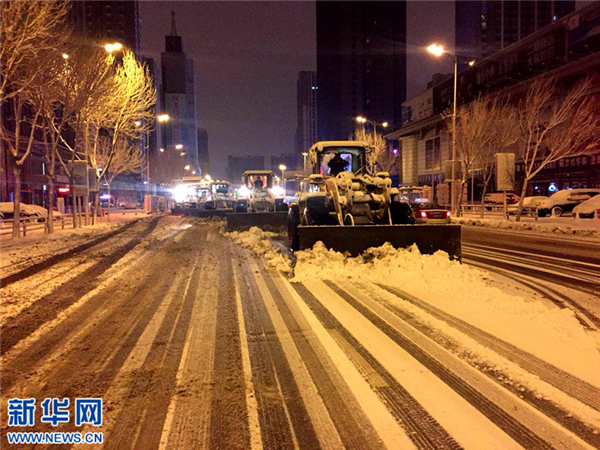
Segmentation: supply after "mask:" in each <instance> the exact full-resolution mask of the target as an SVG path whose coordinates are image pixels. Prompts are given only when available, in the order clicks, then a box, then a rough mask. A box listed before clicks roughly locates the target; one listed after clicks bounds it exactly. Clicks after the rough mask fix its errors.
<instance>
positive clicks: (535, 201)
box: [507, 195, 548, 215]
mask: <svg viewBox="0 0 600 450" xmlns="http://www.w3.org/2000/svg"><path fill="white" fill-rule="evenodd" d="M546 200H548V197H546V196H545V195H536V196H533V197H525V198H524V199H523V208H522V210H521V214H525V215H527V214H531V215H533V214H535V211H536V210H537V208H539V207H540V205H542V204H543V203H544V202H545V201H546ZM507 210H508V214H517V212H518V211H519V204H518V203H517V204H515V205H510V206H509V207H508V208H507Z"/></svg>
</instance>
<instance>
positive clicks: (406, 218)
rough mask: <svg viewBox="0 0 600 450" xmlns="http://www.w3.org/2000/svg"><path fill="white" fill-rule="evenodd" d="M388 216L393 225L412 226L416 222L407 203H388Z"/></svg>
mask: <svg viewBox="0 0 600 450" xmlns="http://www.w3.org/2000/svg"><path fill="white" fill-rule="evenodd" d="M389 214H390V216H391V217H392V224H394V225H414V224H415V222H416V220H415V217H414V215H413V211H412V208H411V207H410V205H409V204H408V203H402V202H392V203H390V209H389Z"/></svg>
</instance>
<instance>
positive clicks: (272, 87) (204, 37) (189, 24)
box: [140, 1, 454, 177]
mask: <svg viewBox="0 0 600 450" xmlns="http://www.w3.org/2000/svg"><path fill="white" fill-rule="evenodd" d="M407 9H408V25H407V44H408V53H409V55H408V80H409V81H408V95H409V96H412V95H415V94H417V93H419V92H420V91H421V90H423V89H424V88H425V85H426V83H427V81H429V80H430V79H431V75H432V74H433V73H435V72H449V71H451V70H452V66H451V63H450V62H444V61H442V60H435V59H431V58H430V57H429V56H428V55H427V54H424V53H423V46H424V45H425V44H427V43H429V42H431V41H433V40H436V41H438V42H442V43H446V44H451V43H452V42H453V40H454V7H453V2H450V1H444V2H439V1H438V2H424V1H415V2H409V4H408V8H407ZM171 10H175V13H176V16H175V17H176V22H177V31H178V33H179V35H181V36H182V37H183V46H184V51H185V52H186V53H187V55H188V57H190V58H192V59H194V64H195V71H196V108H197V115H198V125H199V126H200V127H203V128H206V129H207V130H208V135H209V151H210V160H211V161H210V162H211V172H212V175H213V176H219V177H221V176H224V175H225V167H226V164H227V155H229V154H231V155H248V154H264V155H265V159H266V163H267V165H269V164H270V156H271V155H279V154H281V153H291V152H293V150H294V132H295V129H296V79H297V74H298V72H299V71H300V70H315V69H316V26H315V3H314V2H312V1H301V2H292V1H286V2H229V1H225V2H205V1H188V2H171V1H143V2H141V4H140V11H141V18H142V49H143V52H144V54H145V55H148V56H152V57H154V58H155V60H156V62H157V64H160V53H161V52H162V51H164V36H165V35H166V34H169V32H170V22H171V14H170V13H171Z"/></svg>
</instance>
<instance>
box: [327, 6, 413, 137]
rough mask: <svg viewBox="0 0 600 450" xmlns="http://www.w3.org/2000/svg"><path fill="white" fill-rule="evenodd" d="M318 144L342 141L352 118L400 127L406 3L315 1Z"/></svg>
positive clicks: (352, 126) (404, 88)
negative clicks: (362, 118) (328, 141)
mask: <svg viewBox="0 0 600 450" xmlns="http://www.w3.org/2000/svg"><path fill="white" fill-rule="evenodd" d="M316 8H317V86H318V91H317V92H318V94H317V99H318V100H317V107H318V120H317V122H318V128H317V130H318V139H319V140H334V139H347V138H348V137H349V135H350V134H351V133H352V132H353V130H354V125H355V122H354V119H355V118H356V116H358V115H363V116H365V117H367V118H368V119H369V120H372V121H374V122H378V123H382V122H388V123H389V124H390V125H391V126H392V127H393V128H396V127H400V126H401V124H402V123H401V120H402V119H401V116H402V102H403V101H404V100H405V97H406V3H405V2H404V1H377V2H370V1H352V2H339V1H318V2H317V6H316Z"/></svg>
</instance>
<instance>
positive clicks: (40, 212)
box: [0, 202, 63, 222]
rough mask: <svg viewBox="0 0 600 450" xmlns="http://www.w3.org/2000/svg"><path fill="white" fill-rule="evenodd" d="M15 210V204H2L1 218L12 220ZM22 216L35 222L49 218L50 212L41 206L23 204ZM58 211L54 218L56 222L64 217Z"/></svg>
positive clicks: (0, 209)
mask: <svg viewBox="0 0 600 450" xmlns="http://www.w3.org/2000/svg"><path fill="white" fill-rule="evenodd" d="M14 210H15V204H14V203H13V202H2V203H0V216H1V217H2V218H3V219H12V218H13V214H14ZM20 211H21V213H20V216H21V218H23V219H30V220H31V221H33V222H35V221H37V220H38V219H44V218H46V217H48V210H47V209H46V208H44V207H43V206H39V205H29V204H27V203H21V206H20ZM62 215H63V214H61V213H60V212H58V211H54V213H53V218H54V220H56V219H58V218H59V217H60V216H62Z"/></svg>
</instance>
